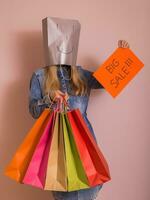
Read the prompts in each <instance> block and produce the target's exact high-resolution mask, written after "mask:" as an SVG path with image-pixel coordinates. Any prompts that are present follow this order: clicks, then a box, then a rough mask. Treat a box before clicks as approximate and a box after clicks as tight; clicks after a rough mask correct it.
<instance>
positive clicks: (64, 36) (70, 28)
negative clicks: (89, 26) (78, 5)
mask: <svg viewBox="0 0 150 200" xmlns="http://www.w3.org/2000/svg"><path fill="white" fill-rule="evenodd" d="M80 28H81V25H80V23H79V21H78V20H74V19H61V18H57V17H46V18H44V19H43V20H42V30H43V44H44V56H45V64H46V65H47V66H51V65H74V66H75V65H76V60H77V53H78V43H79V36H80Z"/></svg>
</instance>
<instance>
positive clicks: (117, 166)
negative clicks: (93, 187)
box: [0, 0, 150, 200]
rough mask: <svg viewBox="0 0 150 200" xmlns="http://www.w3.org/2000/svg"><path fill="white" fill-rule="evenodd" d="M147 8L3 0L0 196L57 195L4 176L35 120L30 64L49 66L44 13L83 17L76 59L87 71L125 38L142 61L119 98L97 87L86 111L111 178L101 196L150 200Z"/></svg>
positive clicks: (140, 2)
mask: <svg viewBox="0 0 150 200" xmlns="http://www.w3.org/2000/svg"><path fill="white" fill-rule="evenodd" d="M149 8H150V3H149V1H148V0H126V1H121V0H112V1H109V0H82V1H81V0H76V1H71V0H64V1H63V0H62V1H58V0H53V1H52V0H24V1H23V0H13V1H9V0H1V1H0V29H1V30H0V57H1V59H0V94H1V98H0V113H1V115H0V137H1V138H0V142H1V143H0V152H1V155H0V158H1V163H0V166H1V179H0V180H1V183H0V190H1V191H0V199H2V200H8V199H11V200H26V199H36V200H40V199H42V200H44V199H45V200H48V199H52V198H51V192H49V191H47V192H44V191H41V190H38V189H35V188H34V189H33V188H32V187H29V186H25V185H21V184H18V183H16V182H15V181H12V180H10V179H9V178H7V177H5V176H3V175H2V170H3V168H4V166H5V165H6V164H7V163H8V162H9V160H10V159H11V157H12V155H13V153H14V152H15V150H16V148H17V147H18V145H19V144H20V143H21V141H22V140H23V138H24V136H25V135H26V133H27V131H28V130H29V129H30V128H31V127H32V125H33V123H34V119H32V117H31V116H30V114H29V112H28V87H29V80H30V78H31V73H32V72H33V70H35V69H36V68H38V67H41V66H43V65H44V61H43V49H42V34H41V29H42V24H41V20H42V19H43V18H44V17H47V16H55V17H64V18H73V19H78V20H79V21H80V23H81V25H82V29H81V37H80V45H79V52H78V62H77V64H80V65H83V67H85V68H87V69H91V70H93V71H94V70H95V69H96V68H97V67H98V66H99V65H100V64H101V63H102V62H103V61H104V60H105V59H106V58H107V57H108V56H109V55H110V54H111V52H113V50H115V48H116V47H117V41H118V40H119V39H125V40H127V41H128V42H129V44H130V46H131V49H132V50H133V51H134V52H135V53H136V55H137V56H139V58H140V59H141V60H142V61H143V62H144V63H145V67H144V68H143V69H142V70H141V71H140V72H139V73H138V75H137V76H136V77H135V78H134V79H133V80H132V81H131V82H130V83H129V84H128V86H127V87H126V88H125V89H124V90H123V92H121V94H120V95H119V96H118V97H117V98H116V99H113V98H112V97H111V96H110V95H109V94H108V93H107V92H106V91H105V90H103V91H102V90H101V91H100V90H94V91H93V92H92V95H91V98H90V102H89V107H88V116H89V119H90V120H91V123H92V124H93V128H94V130H95V134H96V136H97V138H98V142H99V145H100V147H101V149H102V151H103V153H104V155H105V157H106V159H107V161H108V163H109V166H110V171H111V176H112V180H111V181H110V182H108V183H106V184H105V185H104V187H103V189H102V190H101V192H100V193H99V196H98V199H99V200H126V199H128V200H135V199H136V200H141V199H142V200H149V199H150V192H149V185H150V181H149V180H150V173H149V169H150V165H149V164H150V162H149V139H150V138H149V135H150V126H149V124H150V123H149V119H150V114H149V113H150V109H149V102H150V68H149V52H150V48H149V42H150V40H149V34H150V31H149V26H148V23H149V20H148V19H149V17H150V14H149V11H150V9H149Z"/></svg>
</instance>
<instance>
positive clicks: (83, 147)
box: [67, 109, 111, 186]
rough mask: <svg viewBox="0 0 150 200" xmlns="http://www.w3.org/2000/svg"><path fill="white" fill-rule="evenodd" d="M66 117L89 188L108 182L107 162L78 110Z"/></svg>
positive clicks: (109, 177) (72, 111)
mask: <svg viewBox="0 0 150 200" xmlns="http://www.w3.org/2000/svg"><path fill="white" fill-rule="evenodd" d="M67 117H68V119H69V123H70V125H71V128H72V133H73V136H74V139H75V142H76V145H77V148H78V151H79V154H80V159H81V160H82V164H83V166H84V170H85V172H86V175H87V177H88V180H89V184H90V186H96V185H98V184H102V183H104V182H107V181H109V180H110V179H111V176H110V172H109V167H108V164H107V161H106V160H105V158H104V156H103V154H102V152H101V150H100V148H99V146H98V144H97V143H96V141H95V140H94V138H93V136H92V134H91V133H90V130H89V128H88V127H87V125H86V123H85V121H84V118H83V116H82V114H81V112H80V110H79V109H74V110H71V111H70V112H67Z"/></svg>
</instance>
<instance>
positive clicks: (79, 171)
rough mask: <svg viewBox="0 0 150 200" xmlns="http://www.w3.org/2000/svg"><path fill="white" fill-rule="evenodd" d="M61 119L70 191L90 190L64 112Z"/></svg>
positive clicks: (68, 188)
mask: <svg viewBox="0 0 150 200" xmlns="http://www.w3.org/2000/svg"><path fill="white" fill-rule="evenodd" d="M61 118H62V120H63V134H64V143H65V154H66V155H65V156H66V168H67V181H68V186H67V190H68V191H74V190H80V189H85V188H89V184H88V179H87V176H86V174H85V171H84V168H83V165H82V161H81V160H80V156H79V153H78V150H77V148H76V144H75V141H74V138H73V134H72V133H71V131H72V130H71V127H70V124H69V121H68V118H67V115H66V114H65V113H64V112H62V113H61Z"/></svg>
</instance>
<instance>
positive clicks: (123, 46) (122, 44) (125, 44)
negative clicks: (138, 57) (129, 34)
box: [118, 40, 130, 48]
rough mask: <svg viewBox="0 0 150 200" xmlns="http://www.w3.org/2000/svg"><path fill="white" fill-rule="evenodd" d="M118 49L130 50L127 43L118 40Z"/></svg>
mask: <svg viewBox="0 0 150 200" xmlns="http://www.w3.org/2000/svg"><path fill="white" fill-rule="evenodd" d="M118 47H120V48H130V46H129V43H128V42H127V41H126V40H118Z"/></svg>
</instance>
